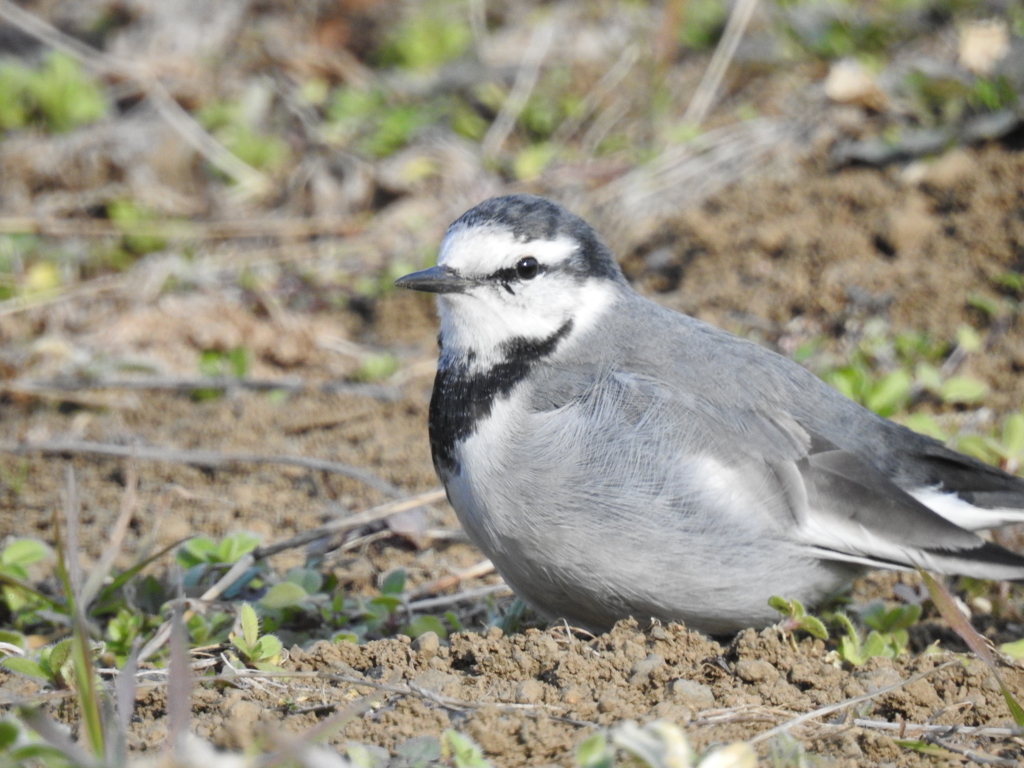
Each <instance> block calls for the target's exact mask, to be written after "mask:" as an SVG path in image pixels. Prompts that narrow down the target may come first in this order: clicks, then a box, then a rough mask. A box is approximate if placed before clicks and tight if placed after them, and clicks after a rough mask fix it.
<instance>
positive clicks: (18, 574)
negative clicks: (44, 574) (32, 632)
mask: <svg viewBox="0 0 1024 768" xmlns="http://www.w3.org/2000/svg"><path fill="white" fill-rule="evenodd" d="M52 556H53V551H52V550H51V549H50V548H49V547H48V546H46V544H44V543H43V542H41V541H38V540H36V539H15V540H14V541H12V542H10V543H9V544H8V545H7V546H6V547H4V548H3V551H2V552H0V584H2V585H3V586H2V587H0V596H2V597H3V600H4V602H5V603H6V604H7V609H8V610H9V611H10V612H11V613H12V614H13V615H15V616H16V617H17V616H19V614H21V615H25V614H29V613H31V612H32V611H34V610H35V609H36V608H38V607H40V606H41V605H44V604H45V602H44V601H43V600H41V599H40V597H41V596H40V595H39V594H38V592H37V591H36V590H35V589H32V588H31V587H30V586H29V585H28V580H29V573H28V568H29V566H32V565H34V564H36V563H39V562H42V561H43V560H45V559H47V558H49V557H52Z"/></svg>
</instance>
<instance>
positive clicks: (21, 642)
mask: <svg viewBox="0 0 1024 768" xmlns="http://www.w3.org/2000/svg"><path fill="white" fill-rule="evenodd" d="M0 643H7V644H8V645H13V646H15V647H17V648H21V650H23V651H24V650H25V649H26V645H25V636H24V635H23V634H21V632H14V631H13V630H7V629H0Z"/></svg>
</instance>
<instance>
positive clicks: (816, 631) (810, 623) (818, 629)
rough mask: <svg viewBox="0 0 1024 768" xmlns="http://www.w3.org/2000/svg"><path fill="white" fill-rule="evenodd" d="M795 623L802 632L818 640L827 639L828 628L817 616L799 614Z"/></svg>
mask: <svg viewBox="0 0 1024 768" xmlns="http://www.w3.org/2000/svg"><path fill="white" fill-rule="evenodd" d="M797 625H798V626H799V627H800V629H802V630H803V631H804V632H806V633H807V634H809V635H812V636H813V637H816V638H818V639H819V640H828V630H827V629H825V625H824V624H823V623H822V621H821V619H819V618H818V617H817V616H801V617H800V618H799V619H798V620H797Z"/></svg>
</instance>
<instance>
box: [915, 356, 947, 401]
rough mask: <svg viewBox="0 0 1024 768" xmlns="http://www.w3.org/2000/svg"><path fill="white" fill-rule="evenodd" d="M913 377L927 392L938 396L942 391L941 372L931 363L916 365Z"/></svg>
mask: <svg viewBox="0 0 1024 768" xmlns="http://www.w3.org/2000/svg"><path fill="white" fill-rule="evenodd" d="M914 377H915V378H916V379H917V383H918V384H920V385H921V386H922V387H923V388H924V389H927V390H928V391H929V392H934V393H936V394H938V392H939V391H940V390H941V389H942V371H940V370H939V369H938V368H936V367H935V366H934V365H932V364H931V363H925V362H920V363H918V364H917V367H915V368H914Z"/></svg>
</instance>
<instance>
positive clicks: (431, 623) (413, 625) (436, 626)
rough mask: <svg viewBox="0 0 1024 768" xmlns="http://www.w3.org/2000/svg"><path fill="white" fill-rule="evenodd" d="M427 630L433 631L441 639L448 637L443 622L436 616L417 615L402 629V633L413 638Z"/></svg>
mask: <svg viewBox="0 0 1024 768" xmlns="http://www.w3.org/2000/svg"><path fill="white" fill-rule="evenodd" d="M427 632H433V633H434V634H436V635H437V636H438V637H439V638H440V639H442V640H444V639H445V638H446V637H448V630H446V629H445V628H444V624H442V623H441V620H440V619H438V618H437V617H436V616H417V617H416V618H415V619H413V620H412V621H410V622H409V623H408V624H407V625H406V626H405V627H404V628H403V629H402V634H403V635H408V636H409V637H413V638H416V637H419V636H420V635H423V634H426V633H427Z"/></svg>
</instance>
